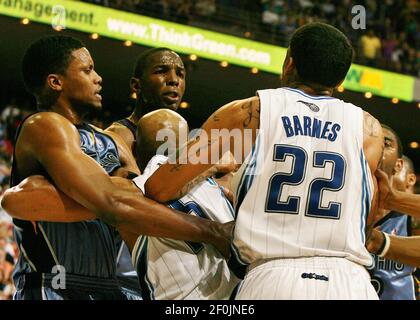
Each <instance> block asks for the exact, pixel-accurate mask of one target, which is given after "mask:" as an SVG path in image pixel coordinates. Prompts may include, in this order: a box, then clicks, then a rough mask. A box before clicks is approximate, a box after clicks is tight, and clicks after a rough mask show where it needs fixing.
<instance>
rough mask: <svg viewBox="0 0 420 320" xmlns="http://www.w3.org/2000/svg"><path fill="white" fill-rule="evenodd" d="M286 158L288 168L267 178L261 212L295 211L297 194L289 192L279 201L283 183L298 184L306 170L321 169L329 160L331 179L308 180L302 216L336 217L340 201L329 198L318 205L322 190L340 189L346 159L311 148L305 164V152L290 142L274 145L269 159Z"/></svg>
mask: <svg viewBox="0 0 420 320" xmlns="http://www.w3.org/2000/svg"><path fill="white" fill-rule="evenodd" d="M288 157H292V166H291V171H290V172H277V173H275V174H274V175H272V176H271V178H270V181H269V186H268V194H267V200H266V205H265V211H266V212H271V213H282V214H299V207H300V201H301V197H299V196H295V195H289V196H288V197H287V199H286V200H285V201H281V200H280V197H281V194H282V191H283V187H284V186H285V185H291V186H299V185H301V184H302V183H303V182H304V180H305V176H306V172H307V170H313V168H325V167H326V165H327V163H328V162H330V163H331V164H332V169H331V178H330V179H326V178H321V177H319V178H315V179H313V180H312V181H311V182H310V183H309V188H308V190H307V196H306V199H307V201H306V206H305V216H308V217H314V218H327V219H340V213H341V203H340V202H333V201H331V202H329V203H328V205H327V206H322V196H323V192H324V191H326V190H328V191H331V192H338V191H340V190H341V189H342V188H343V186H344V182H345V175H346V161H345V159H344V158H343V156H342V155H340V154H339V153H335V152H327V151H315V152H314V154H313V163H312V164H309V165H308V163H307V162H308V154H307V152H306V151H305V150H304V149H302V148H300V147H297V146H290V145H282V144H276V145H274V155H273V161H279V162H285V161H286V159H287V158H288Z"/></svg>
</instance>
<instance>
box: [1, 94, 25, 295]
mask: <svg viewBox="0 0 420 320" xmlns="http://www.w3.org/2000/svg"><path fill="white" fill-rule="evenodd" d="M27 114H28V112H26V111H23V110H22V109H21V108H19V107H18V106H17V104H16V101H15V100H14V99H12V100H11V101H10V103H8V104H7V105H6V106H2V111H1V113H0V198H1V196H2V195H3V193H4V191H5V190H6V189H7V188H8V187H9V182H10V173H11V160H12V155H13V139H14V137H15V134H16V129H17V127H18V125H19V124H20V122H21V121H22V120H23V119H24V117H26V115H27ZM17 256H18V251H17V247H16V243H15V242H14V241H13V227H12V219H11V217H10V216H9V215H7V214H6V213H5V212H4V211H3V209H2V208H1V207H0V300H7V299H11V298H12V294H13V292H14V286H13V282H12V278H11V276H12V272H13V268H14V265H15V263H16V259H17Z"/></svg>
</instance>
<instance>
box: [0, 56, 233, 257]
mask: <svg viewBox="0 0 420 320" xmlns="http://www.w3.org/2000/svg"><path fill="white" fill-rule="evenodd" d="M101 82H102V79H101V77H100V76H99V75H98V74H97V73H96V72H95V71H94V65H93V60H92V58H91V57H90V54H89V52H88V51H87V49H86V48H81V49H78V50H74V51H73V52H72V59H71V60H70V62H69V65H68V68H67V70H66V72H64V73H63V74H50V75H48V76H47V78H46V81H45V90H48V91H50V92H51V93H52V95H53V96H54V97H55V101H54V103H53V104H52V105H51V106H50V107H49V108H48V109H49V110H50V111H48V112H39V113H36V114H34V115H32V116H31V117H29V118H28V119H27V120H26V121H25V122H24V124H23V125H22V128H21V131H20V134H19V137H18V139H17V142H16V148H15V161H16V164H17V166H16V170H17V171H16V173H17V177H18V179H22V180H23V179H24V178H26V177H30V176H33V175H47V176H48V177H49V179H50V180H51V182H53V184H54V186H55V187H56V188H58V189H59V190H60V191H61V192H63V194H65V195H66V196H68V197H69V198H71V199H73V200H75V201H76V202H78V203H79V204H81V205H82V206H84V207H86V208H87V209H89V210H90V211H91V212H93V213H94V214H95V216H96V217H97V218H100V219H103V220H104V221H105V222H107V223H109V224H111V225H113V226H115V227H118V228H120V229H122V230H124V229H127V230H131V231H132V232H137V233H139V234H145V235H152V236H161V237H168V238H174V239H179V240H189V241H198V242H209V243H213V244H214V245H215V246H216V247H218V248H220V250H221V251H222V252H227V251H228V250H227V247H228V234H229V231H230V228H228V229H226V226H224V225H220V224H217V223H214V222H211V221H203V220H202V219H194V217H192V216H188V215H185V214H183V213H178V212H176V211H174V210H171V209H169V208H167V207H166V206H163V205H160V204H158V203H156V202H154V201H151V200H149V199H147V198H145V197H141V196H139V192H138V191H137V190H135V191H134V190H126V189H119V188H117V187H115V185H114V184H113V183H112V180H111V178H110V177H109V176H108V175H107V174H106V172H105V171H104V170H103V169H102V167H100V165H99V164H98V163H96V162H95V161H94V160H93V159H92V158H91V157H89V156H88V155H86V154H85V153H84V152H83V151H82V150H81V148H80V136H79V133H78V131H77V129H76V127H75V126H74V125H75V124H80V123H81V122H82V121H83V117H84V116H85V115H86V114H87V113H88V112H89V111H90V110H91V109H92V108H93V109H99V108H101V99H102V98H101V96H100V95H99V92H100V89H101ZM69 155H71V156H69ZM2 204H3V206H4V207H5V208H7V207H8V203H7V197H5V198H4V200H3V203H2ZM58 214H59V213H57V212H52V213H51V215H50V216H45V217H44V218H45V221H58V220H59V219H61V218H58V217H57V216H58ZM25 215H26V219H27V220H31V221H37V220H39V217H38V216H37V215H36V214H34V213H31V212H27V213H25ZM62 220H65V217H62ZM71 220H72V221H74V220H75V219H73V218H71Z"/></svg>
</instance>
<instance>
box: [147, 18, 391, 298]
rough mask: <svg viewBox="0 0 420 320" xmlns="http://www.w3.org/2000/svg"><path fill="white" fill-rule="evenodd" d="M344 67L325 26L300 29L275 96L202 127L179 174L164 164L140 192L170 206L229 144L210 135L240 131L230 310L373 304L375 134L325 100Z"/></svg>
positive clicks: (346, 49)
mask: <svg viewBox="0 0 420 320" xmlns="http://www.w3.org/2000/svg"><path fill="white" fill-rule="evenodd" d="M352 56H353V49H352V47H351V45H350V43H349V40H348V39H347V38H346V36H345V35H344V34H342V33H341V32H340V31H339V30H337V29H335V28H334V27H332V26H329V25H326V24H322V23H313V24H308V25H305V26H303V27H301V28H299V29H298V30H297V31H296V32H295V33H294V35H293V37H292V39H291V43H290V47H289V48H288V53H287V57H286V60H285V62H284V64H283V73H282V81H283V85H284V87H283V88H279V89H273V90H261V91H258V92H257V96H256V97H253V98H249V99H245V100H240V101H235V102H232V103H229V104H227V105H225V106H224V107H222V108H220V109H219V110H217V111H216V112H215V113H214V114H213V115H212V116H211V117H210V118H209V119H208V120H207V122H206V123H205V124H204V125H203V127H202V129H203V132H202V135H201V137H200V138H201V139H206V140H205V141H202V140H200V139H194V140H193V141H190V142H189V143H188V145H187V147H186V148H184V149H183V150H181V151H180V155H179V156H178V158H179V159H182V160H185V159H188V161H187V163H186V164H183V163H182V162H181V161H178V162H177V163H176V164H170V163H167V164H164V165H162V166H161V167H160V168H159V169H158V170H157V171H156V172H155V173H154V174H153V175H152V177H151V178H149V179H148V181H147V182H146V185H145V189H146V190H145V192H146V195H147V196H149V197H151V198H152V199H156V200H158V201H160V202H166V201H169V200H171V199H173V197H174V196H175V195H176V194H177V192H179V190H180V189H181V188H183V187H184V185H185V184H186V183H188V182H189V181H190V180H192V179H194V177H196V176H197V175H199V174H200V173H201V172H203V171H204V170H206V169H207V168H209V167H210V166H211V165H212V164H211V161H210V160H211V159H212V158H213V159H214V158H216V159H217V158H219V157H220V156H221V152H220V149H222V151H224V150H223V147H225V146H227V145H228V144H229V142H230V141H231V140H232V139H224V140H223V139H222V138H221V137H217V136H216V137H214V136H212V134H211V130H212V129H228V130H233V129H239V130H240V131H241V132H242V133H243V134H242V141H241V142H246V141H244V140H245V138H244V137H245V132H246V131H247V130H248V131H249V130H250V131H251V132H252V133H253V135H252V139H251V140H252V144H249V145H250V146H252V149H251V148H250V147H248V148H246V147H243V148H242V151H243V152H242V154H241V155H238V154H237V153H234V152H235V150H234V149H235V148H234V146H232V145H231V146H230V147H231V149H232V152H233V153H234V155H235V156H236V157H238V156H239V158H240V156H246V159H245V161H244V163H243V165H242V167H241V168H240V169H239V171H238V174H237V183H236V188H235V189H234V191H236V195H235V197H236V198H235V211H236V224H235V228H234V233H233V242H232V252H231V261H233V260H232V258H236V259H235V260H237V262H238V265H237V266H238V267H242V268H238V270H237V271H240V270H239V269H242V270H243V271H244V272H245V278H244V280H243V282H242V283H241V286H240V288H239V290H238V293H237V296H236V298H237V299H378V296H377V294H376V292H375V290H374V288H373V287H372V285H371V284H370V277H369V274H368V272H367V271H366V269H365V267H366V266H369V265H371V264H372V258H371V256H370V254H369V252H368V251H367V250H366V248H365V230H366V226H367V225H370V223H371V222H372V221H370V220H368V214H369V212H370V209H371V207H372V204H374V202H373V195H374V192H375V186H374V185H375V176H374V174H373V173H374V172H375V171H376V169H377V166H378V163H379V162H380V159H381V158H382V152H383V143H384V142H383V136H382V130H381V126H380V124H379V122H378V121H377V120H376V119H375V118H373V117H372V116H371V115H369V114H368V113H366V112H364V111H363V110H362V109H360V108H359V107H356V106H354V105H353V104H350V103H345V102H343V101H341V100H338V99H335V98H332V97H331V96H332V94H333V91H334V89H335V88H336V87H337V86H339V85H340V84H341V83H342V82H343V80H344V78H345V76H346V73H347V71H348V69H349V68H350V65H351V61H352ZM208 137H210V138H208ZM242 145H245V146H246V145H247V144H246V143H243V144H242ZM197 149H198V150H199V153H200V154H204V155H205V154H206V152H207V151H209V152H208V159H206V160H207V163H203V162H201V163H198V164H193V163H191V161H190V158H189V157H188V156H190V155H191V154H197ZM215 155H217V157H215ZM162 181H170V183H167V184H162Z"/></svg>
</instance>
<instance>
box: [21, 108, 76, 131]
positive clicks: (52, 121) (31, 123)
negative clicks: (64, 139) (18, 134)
mask: <svg viewBox="0 0 420 320" xmlns="http://www.w3.org/2000/svg"><path fill="white" fill-rule="evenodd" d="M22 130H23V131H26V132H32V131H37V132H38V131H44V132H49V133H51V132H54V131H63V130H73V131H75V130H76V127H75V126H74V125H73V124H72V123H71V122H70V120H68V119H67V118H65V117H64V116H62V115H60V114H58V113H56V112H50V111H43V112H37V113H34V114H33V115H30V116H29V117H28V118H27V119H26V120H25V121H24V122H23V124H22Z"/></svg>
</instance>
